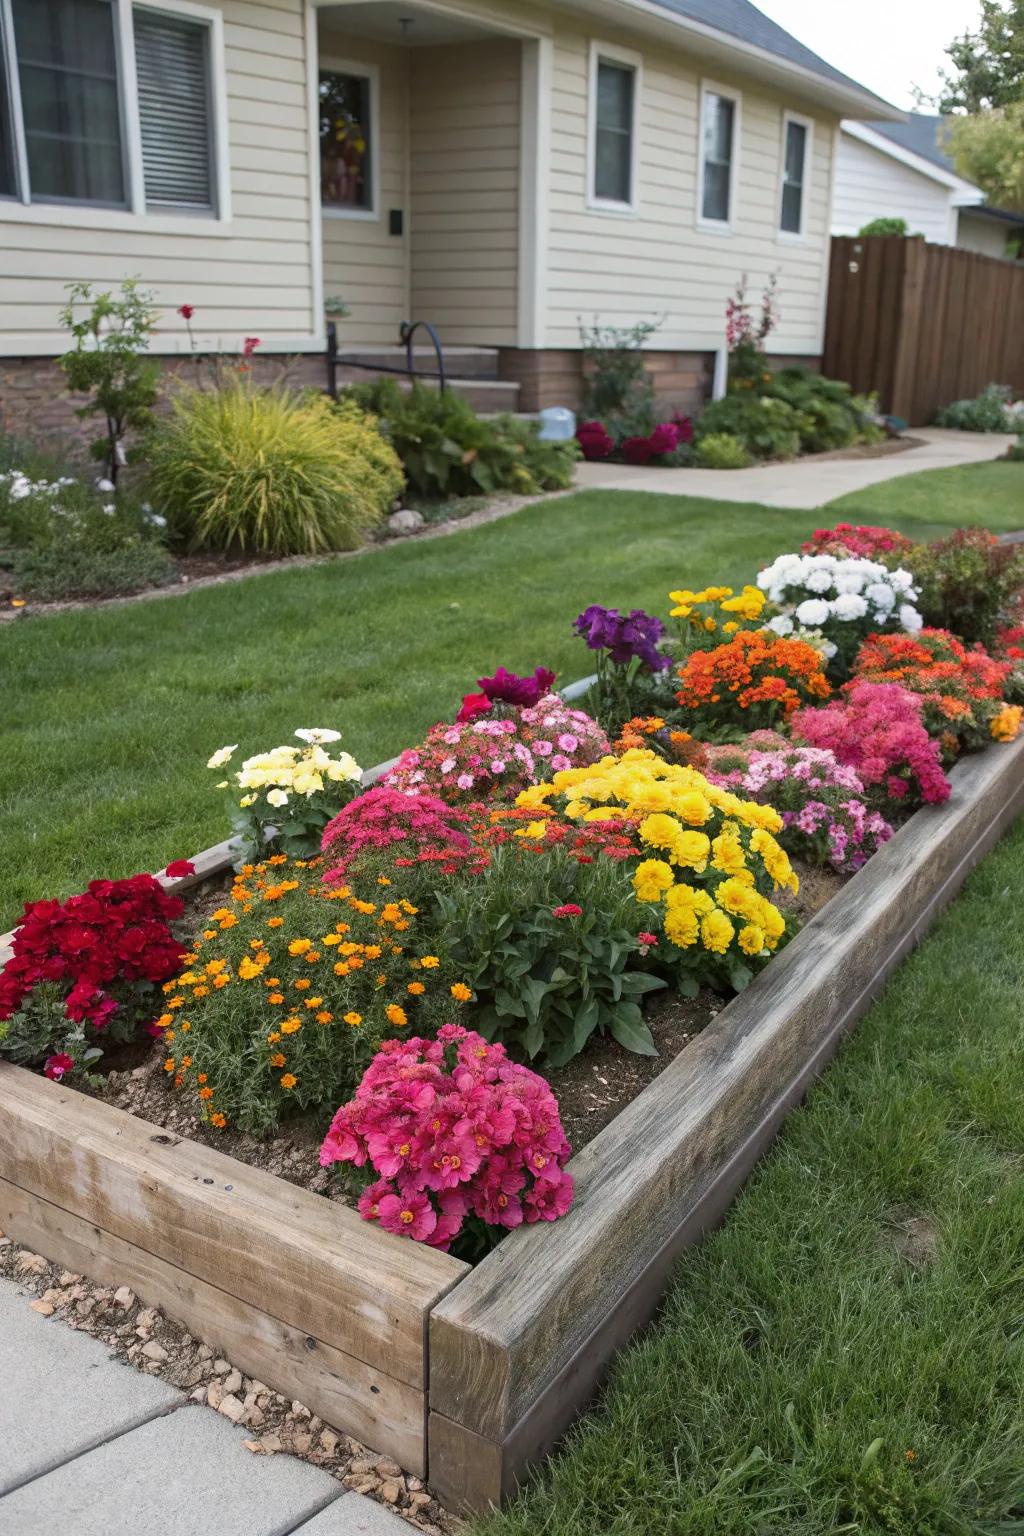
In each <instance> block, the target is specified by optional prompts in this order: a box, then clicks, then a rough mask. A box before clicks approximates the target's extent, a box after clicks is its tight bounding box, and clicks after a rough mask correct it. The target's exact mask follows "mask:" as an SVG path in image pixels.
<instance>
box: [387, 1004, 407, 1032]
mask: <svg viewBox="0 0 1024 1536" xmlns="http://www.w3.org/2000/svg"><path fill="white" fill-rule="evenodd" d="M384 1012H385V1013H386V1015H387V1019H388V1023H389V1024H394V1026H395V1028H396V1029H401V1028H402V1027H403V1025H405V1024H408V1022H409V1019H408V1016H407V1014H406V1011H405V1009H404V1008H399V1006H398V1004H397V1003H389V1004H388V1006H387V1007H386V1008H385V1010H384Z"/></svg>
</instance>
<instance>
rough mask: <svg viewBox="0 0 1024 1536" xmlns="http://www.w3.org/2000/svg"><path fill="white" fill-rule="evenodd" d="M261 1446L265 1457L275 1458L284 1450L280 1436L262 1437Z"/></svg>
mask: <svg viewBox="0 0 1024 1536" xmlns="http://www.w3.org/2000/svg"><path fill="white" fill-rule="evenodd" d="M260 1445H262V1447H263V1454H264V1455H265V1456H274V1455H276V1453H277V1452H278V1451H280V1450H283V1448H284V1447H283V1445H282V1443H281V1437H280V1435H261V1436H260Z"/></svg>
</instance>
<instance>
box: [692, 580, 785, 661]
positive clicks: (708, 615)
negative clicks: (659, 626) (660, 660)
mask: <svg viewBox="0 0 1024 1536" xmlns="http://www.w3.org/2000/svg"><path fill="white" fill-rule="evenodd" d="M669 599H670V600H671V602H673V603H674V604H675V607H674V608H671V609H670V610H669V613H670V616H671V617H672V618H673V619H677V620H678V621H679V624H678V628H679V634H680V638H681V640H682V646H681V650H680V655H685V654H686V653H687V652H689V651H698V650H699V651H705V650H709V649H710V648H711V647H713V646H716V645H721V644H722V641H723V639H725V640H728V638H729V636H730V635H735V634H736V633H737V632H738V631H739V630H741V629H753V628H755V627H756V626H757V625H758V624H759V623H760V620H761V615H762V613H763V611H764V606H765V603H766V602H767V601H768V599H767V598H766V597H765V595H764V593H763V592H762V591H761V590H760V588H759V587H751V586H745V587H744V588H743V590H742V591H741V592H736V591H734V590H733V588H732V587H703V588H702V589H701V590H700V591H699V592H691V591H690V589H689V587H682V588H681V589H680V590H679V591H678V592H670V593H669Z"/></svg>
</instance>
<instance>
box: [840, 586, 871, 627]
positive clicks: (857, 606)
mask: <svg viewBox="0 0 1024 1536" xmlns="http://www.w3.org/2000/svg"><path fill="white" fill-rule="evenodd" d="M867 611H868V605H867V603H866V602H865V601H864V599H863V598H862V597H861V596H860V594H859V593H858V592H841V593H840V594H839V596H838V597H837V598H836V600H835V602H834V603H833V604H832V612H833V613H834V614H835V616H836V618H837V619H842V620H843V622H844V623H849V622H850V620H851V619H862V618H863V617H864V615H865V614H866V613H867Z"/></svg>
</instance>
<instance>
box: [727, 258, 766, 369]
mask: <svg viewBox="0 0 1024 1536" xmlns="http://www.w3.org/2000/svg"><path fill="white" fill-rule="evenodd" d="M777 298H778V273H776V272H773V273H772V275H771V277H770V278H769V279H768V281H767V283H766V284H765V286H764V291H763V292H762V294H761V303H760V314H759V315H758V317H757V319H756V320H755V318H754V306H753V304H751V303H750V302H749V300H748V299H747V274H746V273H745V272H744V274H743V276H742V277H741V278H740V280H739V282H738V283H737V284H736V289H735V292H734V293H733V294H732V297H731V298H730V299H729V302H728V303H727V304H726V306H725V342H726V346H727V347H728V349H729V388H730V390H742V389H758V390H759V389H761V388H762V387H763V385H764V384H766V383H767V382H768V380H769V379H770V378H771V369H770V367H769V364H768V353H767V351H766V347H765V344H766V342H767V340H768V337H769V336H770V335H771V333H772V331H774V329H775V327H776V326H777V325H778V323H779V312H778V309H777V307H776V304H777Z"/></svg>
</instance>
